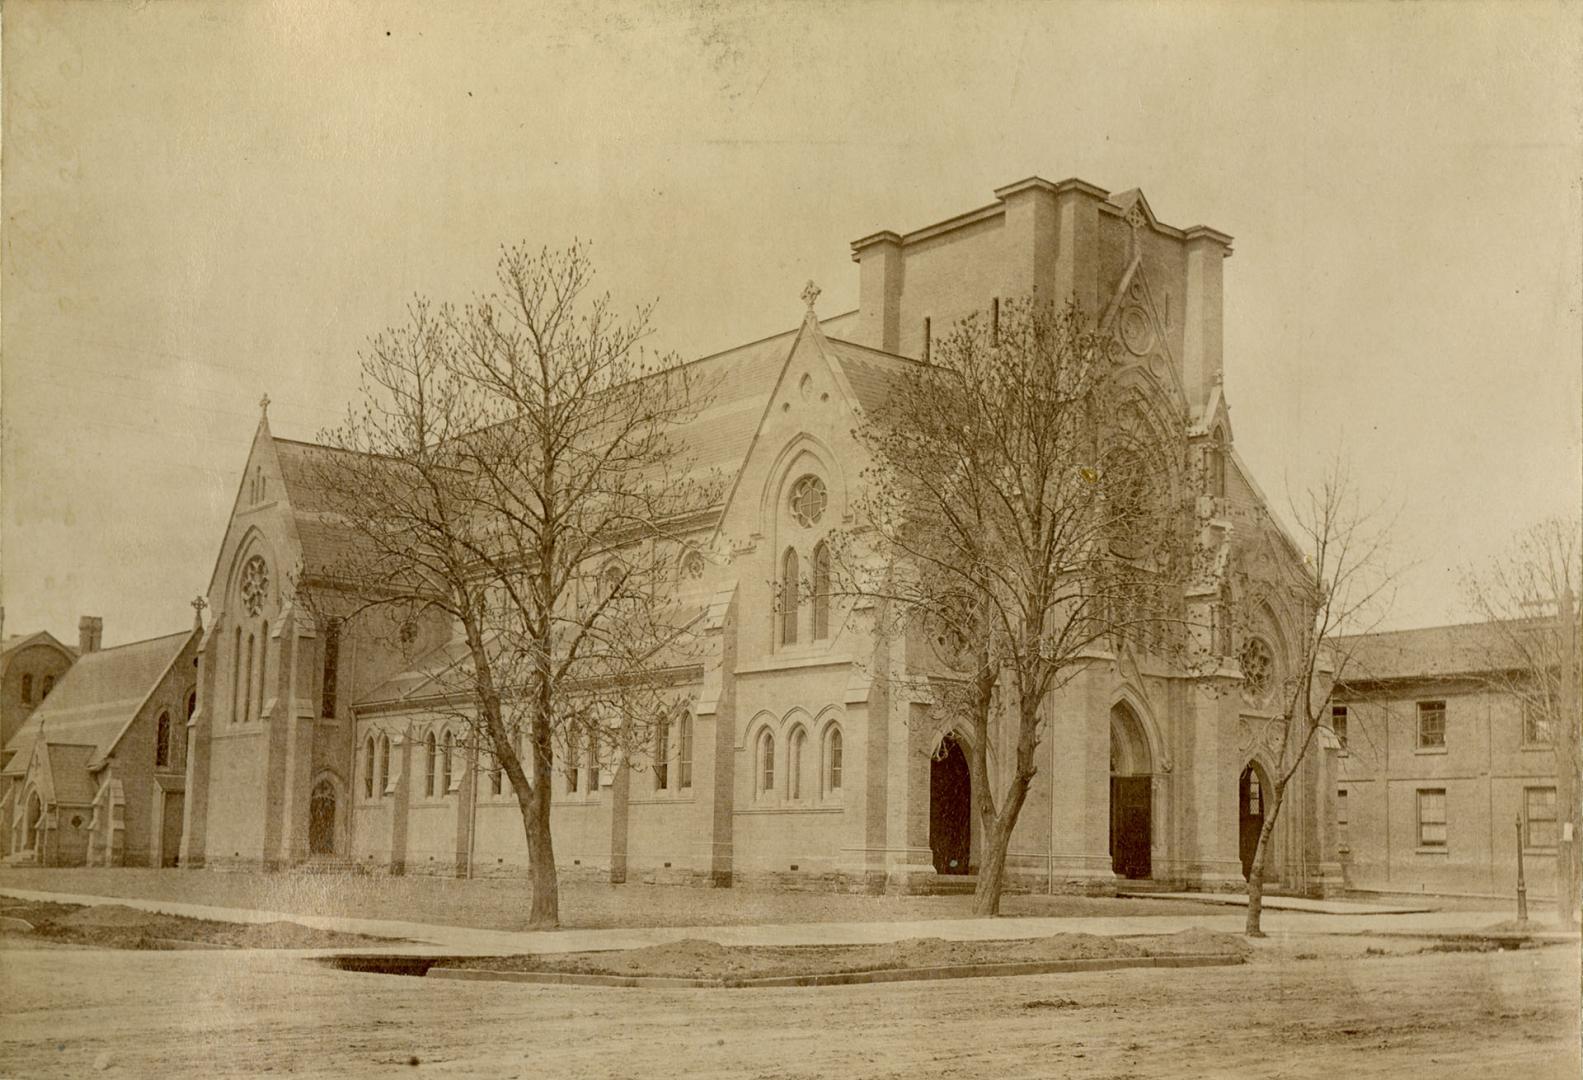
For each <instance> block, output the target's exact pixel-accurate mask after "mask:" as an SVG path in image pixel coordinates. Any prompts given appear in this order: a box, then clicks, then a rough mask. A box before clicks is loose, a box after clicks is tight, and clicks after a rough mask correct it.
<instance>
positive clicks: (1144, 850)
mask: <svg viewBox="0 0 1583 1080" xmlns="http://www.w3.org/2000/svg"><path fill="white" fill-rule="evenodd" d="M1153 845H1154V761H1153V758H1152V757H1151V756H1150V754H1149V740H1148V738H1147V736H1145V735H1144V733H1143V725H1142V724H1141V723H1140V722H1139V721H1138V717H1137V715H1136V714H1135V713H1134V712H1133V711H1132V709H1131V707H1129V706H1128V705H1127V704H1126V703H1125V702H1117V703H1116V704H1115V705H1114V706H1112V708H1111V710H1110V868H1111V870H1113V871H1114V872H1115V873H1117V874H1120V875H1121V876H1122V877H1125V878H1146V877H1148V876H1149V875H1150V874H1151V873H1152V872H1153V860H1152V859H1151V857H1150V849H1151V848H1152V847H1153Z"/></svg>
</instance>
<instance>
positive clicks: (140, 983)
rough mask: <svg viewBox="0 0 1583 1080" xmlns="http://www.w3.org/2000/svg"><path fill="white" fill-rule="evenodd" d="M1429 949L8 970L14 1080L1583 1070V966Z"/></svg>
mask: <svg viewBox="0 0 1583 1080" xmlns="http://www.w3.org/2000/svg"><path fill="white" fill-rule="evenodd" d="M1421 944H1422V943H1421V942H1418V943H1409V942H1396V943H1393V945H1392V948H1391V950H1390V952H1389V954H1388V955H1380V956H1363V955H1360V954H1361V952H1362V950H1363V949H1364V948H1366V947H1372V946H1369V945H1367V944H1366V942H1364V941H1362V940H1354V941H1353V942H1352V943H1350V944H1348V943H1347V942H1346V941H1345V940H1344V939H1335V938H1331V939H1314V940H1313V942H1312V944H1311V946H1310V945H1309V944H1306V943H1304V942H1302V941H1300V940H1295V939H1294V940H1290V941H1287V942H1285V943H1283V944H1281V945H1279V946H1271V947H1267V948H1261V951H1260V953H1259V955H1257V956H1256V957H1255V959H1254V961H1253V962H1252V963H1250V964H1249V965H1247V966H1244V967H1235V968H1207V969H1199V970H1185V971H1169V972H1161V971H1117V972H1106V973H1092V974H1081V975H1055V976H1033V977H1024V978H1007V979H975V980H965V981H961V982H950V983H911V984H900V985H893V986H866V987H841V988H832V989H822V990H695V991H650V990H597V989H588V988H572V987H536V986H517V985H509V984H484V983H477V984H474V983H456V982H450V981H447V980H434V979H414V978H403V977H399V976H378V975H355V974H350V973H345V972H337V971H331V970H328V969H324V968H320V967H317V966H312V965H309V964H307V963H305V962H303V961H298V960H293V959H290V958H287V957H282V956H279V955H273V956H272V955H269V954H265V953H261V952H249V953H237V952H231V953H223V954H222V953H212V952H192V953H158V954H150V953H129V952H101V951H93V950H85V949H52V950H48V951H44V950H40V951H12V952H8V953H4V954H0V1075H5V1076H28V1077H31V1076H74V1077H77V1076H85V1075H106V1076H116V1075H158V1076H170V1077H175V1076H199V1075H201V1076H214V1075H249V1076H251V1075H266V1074H281V1073H290V1074H292V1075H296V1076H356V1075H382V1074H388V1073H404V1074H407V1075H415V1074H418V1073H432V1074H443V1075H466V1076H482V1077H535V1078H537V1077H545V1076H553V1077H559V1078H571V1080H586V1078H594V1077H642V1076H656V1075H661V1074H664V1075H687V1076H697V1077H727V1076H730V1077H738V1076H741V1077H759V1078H763V1080H770V1078H777V1080H784V1078H791V1077H825V1076H832V1075H847V1076H854V1077H892V1076H894V1077H909V1078H911V1077H976V1076H995V1077H1029V1078H1033V1077H1038V1078H1041V1080H1042V1078H1048V1077H1094V1078H1100V1077H1104V1078H1112V1080H1116V1078H1122V1077H1129V1078H1136V1080H1148V1078H1155V1077H1160V1078H1164V1077H1172V1078H1177V1077H1182V1076H1200V1077H1242V1076H1248V1077H1272V1076H1280V1077H1315V1078H1318V1077H1329V1076H1334V1075H1338V1074H1339V1075H1345V1076H1347V1077H1348V1080H1358V1078H1368V1077H1399V1076H1407V1075H1433V1076H1435V1077H1436V1078H1437V1080H1448V1078H1454V1077H1469V1078H1477V1080H1489V1078H1490V1077H1498V1076H1502V1077H1503V1076H1522V1077H1524V1080H1539V1078H1542V1077H1552V1076H1554V1077H1563V1076H1565V1077H1576V1076H1577V1075H1578V1071H1579V1064H1580V1063H1579V1055H1578V1025H1577V1015H1578V1014H1577V1009H1578V999H1577V989H1576V988H1577V982H1578V980H1577V972H1578V951H1577V949H1576V948H1575V947H1552V948H1546V949H1539V950H1532V951H1529V950H1524V951H1522V952H1510V953H1508V952H1497V953H1478V954H1466V953H1451V954H1444V953H1430V954H1421V953H1416V952H1413V951H1410V950H1411V949H1416V948H1419V947H1421ZM1310 947H1312V949H1313V950H1314V951H1313V952H1307V951H1304V950H1306V949H1308V948H1310ZM1298 955H1302V956H1313V957H1314V958H1313V959H1296V957H1297V956H1298ZM412 1058H416V1059H417V1061H418V1062H419V1064H418V1066H417V1067H416V1068H414V1067H412V1066H411V1065H410V1064H409V1061H410V1060H411V1059H412ZM96 1070H101V1071H97V1072H96Z"/></svg>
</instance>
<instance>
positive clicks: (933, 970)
mask: <svg viewBox="0 0 1583 1080" xmlns="http://www.w3.org/2000/svg"><path fill="white" fill-rule="evenodd" d="M1243 962H1244V958H1243V957H1241V956H1237V955H1234V954H1223V953H1183V954H1181V955H1179V956H1128V957H1106V958H1093V959H1086V960H1028V961H1020V962H1014V963H1005V964H956V965H951V966H946V967H926V968H886V969H882V970H877V971H842V972H829V973H825V974H814V975H775V976H767V977H764V978H757V979H742V978H729V977H723V978H718V979H687V978H681V977H676V976H664V975H586V974H577V973H573V972H562V971H489V970H485V969H480V968H447V967H438V966H435V967H431V968H430V969H429V971H428V975H427V977H428V978H430V979H461V980H464V981H470V982H515V983H537V984H541V985H551V986H630V987H639V988H646V989H653V990H677V989H680V990H701V989H710V990H718V989H729V990H744V989H753V988H771V987H796V986H867V985H870V984H873V983H891V982H920V981H925V980H937V979H979V978H993V977H995V976H1007V975H1057V974H1062V973H1065V972H1073V971H1118V970H1122V969H1125V968H1193V967H1228V966H1232V965H1235V964H1241V963H1243Z"/></svg>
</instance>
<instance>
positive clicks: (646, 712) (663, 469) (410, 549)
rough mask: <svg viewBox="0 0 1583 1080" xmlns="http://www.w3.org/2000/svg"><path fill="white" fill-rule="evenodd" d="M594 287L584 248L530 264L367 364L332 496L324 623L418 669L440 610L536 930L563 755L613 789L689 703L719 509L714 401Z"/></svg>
mask: <svg viewBox="0 0 1583 1080" xmlns="http://www.w3.org/2000/svg"><path fill="white" fill-rule="evenodd" d="M592 280H593V267H592V264H591V262H590V260H589V258H588V256H587V254H586V252H585V251H584V250H583V249H582V248H580V247H578V246H575V245H574V246H573V247H571V248H569V249H567V250H565V251H556V252H550V251H546V252H542V253H540V254H537V255H532V254H529V253H528V252H526V251H525V250H523V249H522V248H510V249H507V250H505V251H504V252H503V253H502V255H501V257H500V261H499V265H498V269H497V286H496V288H495V289H494V290H493V291H491V292H488V293H485V294H482V295H479V296H477V297H475V298H474V300H473V301H472V302H471V303H469V304H467V305H465V306H463V307H460V308H456V307H451V306H444V305H442V306H436V305H433V304H431V303H430V302H428V301H426V300H422V299H419V300H417V301H415V302H414V303H413V304H412V306H411V308H410V311H409V318H408V321H407V322H406V324H405V325H403V326H400V327H395V328H392V329H390V330H387V331H386V332H384V333H382V334H380V335H378V336H377V337H375V338H374V339H373V340H372V342H371V343H370V346H369V348H368V349H367V350H366V352H365V353H364V355H363V357H362V368H363V379H364V387H363V399H362V401H361V402H360V403H359V404H358V405H357V406H355V407H354V408H353V409H351V410H350V412H349V414H348V417H347V420H346V422H345V423H343V424H342V425H341V426H340V427H338V428H336V429H334V430H332V431H329V432H326V433H325V434H324V441H325V442H326V443H327V444H328V446H330V447H332V448H333V449H332V450H327V451H325V452H323V453H321V454H320V455H318V458H317V459H316V460H317V463H318V467H317V469H316V475H315V477H314V486H315V488H316V490H317V496H318V498H319V499H320V500H322V502H323V504H324V507H325V509H326V511H327V514H326V516H327V517H328V518H329V519H330V520H332V521H334V522H335V523H336V525H337V526H338V527H339V529H340V530H341V531H342V532H343V533H344V534H345V535H346V536H347V537H348V538H349V540H348V542H346V543H344V544H343V545H342V546H341V549H340V554H339V557H338V560H337V563H336V566H335V569H334V571H333V572H332V573H331V574H329V575H327V577H328V580H326V581H325V582H323V583H322V585H323V587H322V588H320V589H318V590H317V592H318V594H319V596H320V599H319V600H318V605H319V607H320V608H322V609H324V610H326V611H329V610H335V611H336V613H337V614H338V615H339V616H340V617H342V618H352V617H364V618H367V619H370V620H373V619H375V618H377V617H382V618H383V619H384V624H383V625H386V626H391V627H397V628H399V629H398V630H397V631H396V633H397V637H398V639H399V640H400V641H401V643H402V644H405V645H407V646H409V652H415V651H420V650H419V649H417V648H415V647H416V646H419V645H422V646H424V647H426V648H432V647H433V645H434V644H435V641H434V640H431V639H428V638H423V637H422V636H421V635H419V634H417V633H416V632H415V631H414V630H413V627H414V626H415V625H416V623H415V620H416V621H419V622H421V620H422V618H423V613H424V612H426V611H427V612H435V613H438V615H439V616H440V617H442V618H443V619H444V620H445V621H447V622H448V623H449V625H450V626H451V627H454V628H455V630H456V631H457V632H458V636H457V638H456V639H455V641H454V642H453V643H452V645H453V649H454V653H453V654H452V655H444V654H441V655H440V662H439V663H437V664H435V665H434V667H433V669H432V671H431V672H430V674H431V675H432V677H433V679H434V681H435V687H436V689H435V691H434V692H433V693H431V694H430V695H428V704H429V706H430V708H432V709H433V710H434V711H436V712H438V713H441V714H443V715H446V716H448V717H451V718H454V719H455V720H457V721H458V722H460V723H462V724H464V725H466V730H468V732H469V740H468V741H469V746H468V750H469V753H470V755H471V756H472V757H473V758H476V757H477V756H478V754H479V753H480V752H481V753H482V755H483V758H484V761H485V765H486V767H487V768H488V769H490V770H491V771H493V770H494V769H499V770H500V771H501V772H503V773H504V775H505V777H506V778H507V779H509V782H510V785H511V790H512V791H513V792H514V793H515V795H516V799H517V804H518V808H519V810H520V812H521V815H522V822H523V829H524V833H525V836H526V840H527V849H528V859H529V864H530V867H531V874H532V883H533V895H532V902H531V910H530V914H529V924H530V925H532V926H535V927H548V926H555V925H557V924H558V922H559V896H558V885H557V876H556V868H555V858H554V849H553V843H552V840H551V832H550V808H551V798H550V796H551V789H552V784H553V782H554V776H555V772H556V770H555V767H554V762H555V759H556V756H557V748H558V749H559V755H560V758H561V763H562V767H563V769H565V768H568V767H569V768H571V769H579V768H582V767H584V762H585V761H586V762H587V765H586V767H587V770H588V776H589V782H592V783H597V775H598V772H599V770H600V767H601V766H602V765H605V764H610V763H617V764H625V762H626V761H627V760H628V759H629V758H630V757H633V756H640V755H643V754H644V753H645V752H646V751H647V750H648V748H649V746H650V743H651V738H652V735H653V733H654V731H655V729H656V726H657V725H660V724H662V723H663V722H664V720H665V719H666V718H668V716H669V714H670V713H671V711H672V710H673V709H674V708H675V707H676V705H677V704H678V699H677V696H676V694H675V691H674V684H675V680H674V679H672V678H670V677H669V676H670V673H671V672H672V671H674V669H675V668H676V667H677V666H679V665H683V664H685V662H686V657H687V656H688V653H689V644H690V640H691V639H690V630H691V626H692V624H693V622H694V621H695V619H696V617H697V616H698V615H699V614H701V613H700V612H695V611H688V610H686V609H685V608H682V607H679V606H677V605H676V604H675V603H674V601H673V600H672V599H671V595H672V594H671V586H672V585H674V582H675V580H676V572H677V568H678V566H679V563H680V560H681V559H682V557H683V555H684V553H685V550H686V548H685V542H684V538H683V536H682V535H681V533H680V532H679V531H678V528H679V526H678V523H683V525H684V524H685V520H686V518H687V517H688V515H689V514H690V513H691V512H693V511H695V510H697V509H700V508H702V507H703V506H705V505H707V504H708V503H710V502H711V501H712V500H713V498H714V496H713V491H714V488H715V487H717V485H714V484H712V483H711V482H710V481H709V480H708V478H706V477H705V478H700V477H699V476H696V475H694V474H693V472H692V470H691V468H690V466H689V463H688V461H687V459H686V458H685V456H684V454H683V451H682V447H681V445H680V444H679V442H678V441H677V439H676V438H675V436H676V434H677V429H678V428H679V427H680V426H681V425H683V424H685V423H687V422H688V421H689V420H691V419H692V418H693V416H694V415H695V413H696V410H697V409H698V407H699V406H700V405H701V403H702V402H703V400H704V388H703V387H702V386H700V384H699V381H698V379H697V377H696V376H694V375H693V374H692V373H691V372H690V371H689V369H687V368H686V367H683V366H680V365H678V364H676V363H675V362H674V359H673V358H670V357H663V358H660V359H659V361H658V362H656V363H650V362H648V360H647V358H646V357H645V355H644V352H643V349H642V347H641V343H642V341H643V339H644V338H645V337H646V336H647V334H648V333H649V326H650V314H651V308H650V307H644V308H640V309H639V310H638V311H637V312H636V314H635V315H633V316H632V317H630V318H622V317H619V316H617V315H616V314H615V313H614V312H613V311H612V309H611V306H610V301H609V298H608V297H606V296H594V295H593V294H592V292H591V287H592ZM376 625H378V624H376ZM440 640H444V636H443V635H442V636H441V637H440Z"/></svg>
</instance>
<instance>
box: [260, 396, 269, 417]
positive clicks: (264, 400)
mask: <svg viewBox="0 0 1583 1080" xmlns="http://www.w3.org/2000/svg"><path fill="white" fill-rule="evenodd" d="M258 410H259V412H260V414H262V416H263V418H264V419H265V420H268V419H269V395H268V394H265V395H264V396H263V397H261V398H259V399H258Z"/></svg>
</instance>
